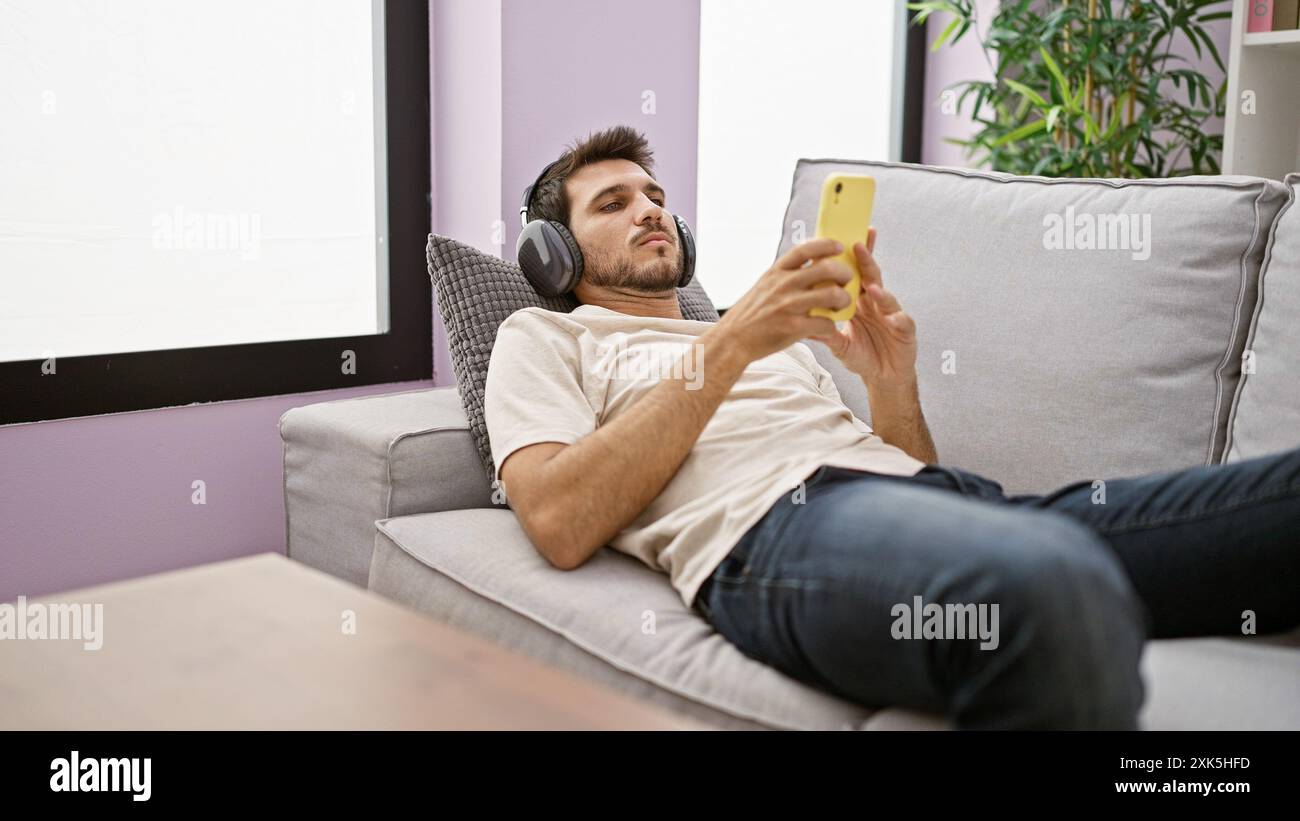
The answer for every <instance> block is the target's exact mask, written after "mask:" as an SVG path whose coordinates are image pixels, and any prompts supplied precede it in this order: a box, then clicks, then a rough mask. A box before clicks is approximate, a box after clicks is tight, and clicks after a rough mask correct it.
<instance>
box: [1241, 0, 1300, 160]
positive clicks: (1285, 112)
mask: <svg viewBox="0 0 1300 821" xmlns="http://www.w3.org/2000/svg"><path fill="white" fill-rule="evenodd" d="M1249 2H1250V0H1236V4H1235V5H1234V7H1233V12H1232V40H1231V44H1230V46H1229V49H1228V99H1227V121H1226V122H1225V123H1224V134H1223V163H1222V165H1223V173H1225V174H1253V175H1255V176H1259V177H1273V178H1274V179H1281V178H1282V177H1284V176H1286V175H1287V174H1288V173H1290V172H1292V171H1300V30H1297V29H1291V30H1287V31H1270V32H1262V33H1256V34H1248V33H1246V6H1247V4H1248V3H1249ZM1246 92H1253V106H1254V113H1253V114H1247V113H1245V112H1244V111H1243V108H1244V107H1245V106H1246V105H1247V100H1246Z"/></svg>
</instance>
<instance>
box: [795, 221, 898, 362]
mask: <svg viewBox="0 0 1300 821" xmlns="http://www.w3.org/2000/svg"><path fill="white" fill-rule="evenodd" d="M875 247H876V229H875V228H870V229H868V231H867V242H866V244H865V245H864V244H863V243H861V242H855V243H854V244H853V252H854V256H855V257H856V259H857V262H858V271H859V272H860V273H861V274H862V287H861V291H860V293H859V295H858V307H857V311H856V312H855V313H854V314H853V318H852V319H850V320H849V324H848V327H847V328H846V329H845V330H843V331H840V332H839V333H835V334H831V335H829V336H820V335H817V336H811V337H809V338H810V339H816V340H817V341H818V342H822V343H825V345H826V346H827V347H828V348H830V349H831V353H833V354H835V357H836V358H837V359H839V360H840V362H842V363H844V367H846V368H848V369H849V370H850V371H852V372H853V373H855V374H857V375H858V376H860V377H861V378H862V381H863V382H865V383H867V385H868V387H870V386H871V385H899V384H906V383H908V382H911V381H915V379H916V322H915V321H913V319H912V317H910V316H908V315H907V314H906V313H904V312H903V308H902V306H901V305H899V304H898V300H897V299H896V298H894V295H893V294H891V293H890V292H889V291H887V290H885V287H884V285H883V284H882V282H881V272H880V266H879V265H877V264H876V258H875V257H874V256H873V255H872V251H873V250H874V249H875Z"/></svg>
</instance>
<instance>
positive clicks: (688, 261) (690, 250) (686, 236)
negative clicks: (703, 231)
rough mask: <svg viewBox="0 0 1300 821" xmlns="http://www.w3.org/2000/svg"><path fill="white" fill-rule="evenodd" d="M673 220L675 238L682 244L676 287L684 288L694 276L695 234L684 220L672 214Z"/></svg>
mask: <svg viewBox="0 0 1300 821" xmlns="http://www.w3.org/2000/svg"><path fill="white" fill-rule="evenodd" d="M673 221H674V222H676V223H677V238H678V240H679V241H680V242H681V245H682V275H681V277H679V278H678V280H677V287H678V288H685V287H686V286H687V285H689V284H691V280H692V279H693V278H694V277H695V235H694V234H692V233H691V228H690V226H689V225H687V224H686V220H684V219H682V218H681V217H679V216H677V215H676V214H673Z"/></svg>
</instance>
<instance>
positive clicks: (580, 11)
mask: <svg viewBox="0 0 1300 821" xmlns="http://www.w3.org/2000/svg"><path fill="white" fill-rule="evenodd" d="M651 8H653V13H651V11H650V10H651ZM502 11H503V13H502V15H501V21H502V28H501V43H502V49H501V52H502V54H503V56H504V62H503V70H502V98H501V105H502V112H503V117H502V134H503V139H502V147H503V149H504V154H503V156H504V161H503V164H502V173H501V186H502V188H501V200H502V213H503V214H505V215H506V226H507V228H508V232H507V235H506V243H505V248H504V253H503V256H505V257H506V258H507V259H514V257H515V239H516V238H517V237H518V236H519V230H520V227H519V198H520V196H521V195H522V192H523V189H524V187H525V186H526V185H528V184H529V183H531V182H532V181H533V180H534V179H536V177H537V175H538V174H539V173H540V172H541V170H542V168H543V167H544V166H545V165H546V163H548V162H550V161H551V160H553V159H555V158H556V157H558V156H559V155H560V152H561V151H563V150H564V147H565V145H566V144H567V143H570V142H572V141H573V140H574V139H577V138H581V137H585V136H586V135H587V134H588V133H589V132H591V131H596V130H599V129H601V128H606V127H608V126H611V125H617V124H626V125H630V126H633V127H635V128H638V129H640V130H642V131H643V132H644V133H645V135H646V137H647V139H648V140H649V141H650V145H651V146H652V147H653V148H654V151H655V163H656V164H655V178H656V179H658V180H659V182H660V183H662V184H663V186H664V188H665V189H666V190H667V192H668V202H669V203H670V207H671V208H672V210H673V211H674V212H675V213H677V214H680V215H681V216H682V217H683V218H684V219H685V220H686V221H687V222H688V223H694V222H695V185H696V173H695V171H696V159H697V145H696V141H697V138H698V134H697V132H698V124H699V65H700V8H699V2H698V0H661V2H658V3H656V4H654V6H653V7H649V6H645V5H641V4H634V3H611V2H608V0H545V1H544V2H539V0H503V2H502ZM646 90H649V91H652V92H654V103H655V106H654V113H652V114H647V113H642V92H644V91H646Z"/></svg>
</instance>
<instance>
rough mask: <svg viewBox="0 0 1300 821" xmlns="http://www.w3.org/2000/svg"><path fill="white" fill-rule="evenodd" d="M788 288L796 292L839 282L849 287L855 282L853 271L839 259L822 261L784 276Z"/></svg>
mask: <svg viewBox="0 0 1300 821" xmlns="http://www.w3.org/2000/svg"><path fill="white" fill-rule="evenodd" d="M783 276H785V277H786V284H787V287H790V288H794V289H796V290H799V289H803V288H808V287H810V286H812V285H816V284H818V283H821V282H837V283H839V284H840V285H848V284H849V283H850V282H852V281H853V269H852V268H850V267H849V266H848V265H847V264H845V263H844V262H843V261H841V260H840V259H838V258H834V257H832V258H830V259H820V260H818V261H817V262H814V263H813V264H812V265H809V266H808V267H806V268H798V269H796V270H795V271H793V272H791V273H789V274H784V275H783Z"/></svg>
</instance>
